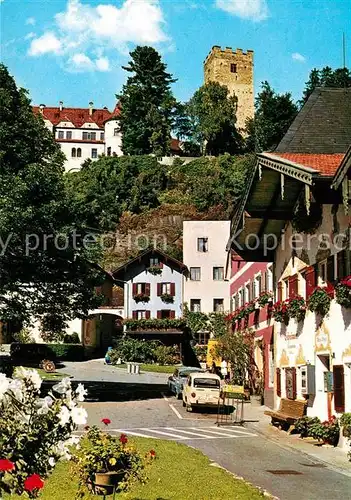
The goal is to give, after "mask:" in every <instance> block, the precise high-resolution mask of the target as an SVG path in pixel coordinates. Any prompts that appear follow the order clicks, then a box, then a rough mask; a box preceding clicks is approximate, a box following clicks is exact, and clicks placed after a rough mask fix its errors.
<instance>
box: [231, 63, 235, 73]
mask: <svg viewBox="0 0 351 500" xmlns="http://www.w3.org/2000/svg"><path fill="white" fill-rule="evenodd" d="M230 72H231V73H236V64H234V63H232V64H231V65H230Z"/></svg>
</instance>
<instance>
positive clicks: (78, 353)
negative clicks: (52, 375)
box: [11, 343, 84, 364]
mask: <svg viewBox="0 0 351 500" xmlns="http://www.w3.org/2000/svg"><path fill="white" fill-rule="evenodd" d="M11 359H12V361H14V362H15V363H20V364H28V363H29V364H33V363H35V364H37V363H39V362H40V361H42V360H43V359H49V360H50V361H54V362H55V361H83V359H84V347H83V346H82V345H81V344H20V343H13V344H11Z"/></svg>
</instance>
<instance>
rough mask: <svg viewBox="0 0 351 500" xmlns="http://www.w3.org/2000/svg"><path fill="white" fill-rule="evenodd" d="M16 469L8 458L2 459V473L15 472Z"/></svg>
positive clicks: (0, 463) (0, 464)
mask: <svg viewBox="0 0 351 500" xmlns="http://www.w3.org/2000/svg"><path fill="white" fill-rule="evenodd" d="M14 468H15V464H14V463H13V462H11V461H10V460H8V459H7V458H2V459H0V470H1V471H8V470H13V469H14Z"/></svg>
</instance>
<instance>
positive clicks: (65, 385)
mask: <svg viewBox="0 0 351 500" xmlns="http://www.w3.org/2000/svg"><path fill="white" fill-rule="evenodd" d="M70 389H71V381H70V379H69V378H68V377H65V378H63V379H62V380H61V381H60V382H59V383H58V384H56V385H54V386H53V390H54V391H56V392H58V393H59V394H66V392H68V391H69V390H70Z"/></svg>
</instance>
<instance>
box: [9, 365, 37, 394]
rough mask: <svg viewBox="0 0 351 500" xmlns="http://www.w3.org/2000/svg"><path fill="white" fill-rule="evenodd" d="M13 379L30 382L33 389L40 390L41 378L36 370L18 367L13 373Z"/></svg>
mask: <svg viewBox="0 0 351 500" xmlns="http://www.w3.org/2000/svg"><path fill="white" fill-rule="evenodd" d="M15 377H16V378H19V379H23V380H24V381H27V382H31V383H32V384H33V386H34V388H35V389H40V387H41V377H40V375H39V373H38V372H37V371H36V370H27V369H26V368H23V366H20V367H19V368H17V370H16V372H15Z"/></svg>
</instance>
